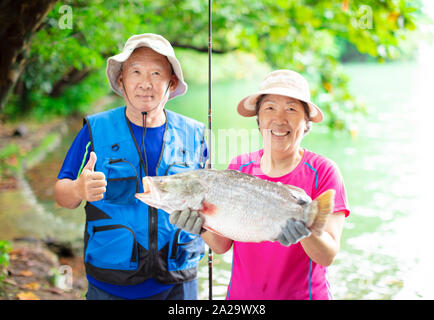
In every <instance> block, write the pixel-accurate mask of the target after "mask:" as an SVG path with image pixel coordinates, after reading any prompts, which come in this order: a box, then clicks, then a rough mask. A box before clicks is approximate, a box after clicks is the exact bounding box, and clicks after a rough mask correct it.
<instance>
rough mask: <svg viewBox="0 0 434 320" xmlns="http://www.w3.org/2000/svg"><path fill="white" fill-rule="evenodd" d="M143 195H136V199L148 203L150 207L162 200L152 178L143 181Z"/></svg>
mask: <svg viewBox="0 0 434 320" xmlns="http://www.w3.org/2000/svg"><path fill="white" fill-rule="evenodd" d="M142 182H143V193H136V194H135V197H136V198H137V199H139V200H142V201H144V202H146V203H147V204H149V205H155V204H157V202H159V201H160V200H161V197H160V192H158V191H159V190H158V189H157V187H156V186H155V184H154V182H153V181H152V180H151V178H150V177H144V178H143V180H142Z"/></svg>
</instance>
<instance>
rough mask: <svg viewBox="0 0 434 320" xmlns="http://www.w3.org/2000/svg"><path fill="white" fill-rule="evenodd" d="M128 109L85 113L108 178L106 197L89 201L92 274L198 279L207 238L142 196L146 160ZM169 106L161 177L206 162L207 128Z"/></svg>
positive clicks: (122, 279) (121, 281)
mask: <svg viewBox="0 0 434 320" xmlns="http://www.w3.org/2000/svg"><path fill="white" fill-rule="evenodd" d="M125 110H126V108H125V107H120V108H115V109H112V110H109V111H105V112H101V113H98V114H95V115H91V116H88V117H86V118H85V124H87V125H88V128H89V134H90V140H91V144H92V149H93V150H94V151H95V153H96V155H97V162H96V165H95V171H100V172H103V173H104V175H105V177H106V180H107V186H106V192H105V193H104V198H103V199H102V200H100V201H94V202H87V203H86V206H85V211H86V227H85V234H84V242H85V244H84V262H85V266H86V272H87V273H88V274H89V275H91V276H92V277H93V278H95V279H97V280H99V281H103V282H107V283H111V284H117V285H134V284H138V283H141V282H143V281H145V280H146V279H149V278H154V279H157V280H158V281H159V282H161V283H165V284H169V283H181V282H184V281H188V280H192V279H195V278H196V276H197V266H198V262H199V260H200V259H201V258H202V257H203V255H204V250H205V249H204V242H203V240H202V239H201V237H200V236H197V235H193V234H191V233H188V232H186V231H183V230H181V229H179V228H177V227H176V226H175V225H172V224H171V223H170V222H169V215H168V213H166V212H165V211H162V210H159V209H158V210H157V209H156V208H153V207H150V206H148V205H146V204H144V203H143V202H141V201H139V200H138V199H136V198H135V197H134V194H135V193H137V192H143V185H142V179H141V178H142V177H144V176H145V170H144V168H145V162H144V161H143V159H142V155H141V152H140V151H139V150H140V149H139V147H140V142H136V141H135V140H134V135H133V132H132V129H131V127H130V124H129V121H128V120H127V117H126V115H125ZM165 112H166V124H165V131H164V137H163V147H162V150H161V153H160V157H159V161H158V164H157V169H156V172H157V175H171V174H175V173H179V172H183V171H187V170H194V169H199V168H202V167H203V164H202V160H203V159H202V153H203V148H204V147H205V144H204V131H205V126H204V125H203V124H201V123H199V122H197V121H195V120H193V119H190V118H187V117H184V116H181V115H179V114H177V113H175V112H171V111H169V110H165Z"/></svg>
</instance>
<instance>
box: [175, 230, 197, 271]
mask: <svg viewBox="0 0 434 320" xmlns="http://www.w3.org/2000/svg"><path fill="white" fill-rule="evenodd" d="M204 254H205V245H204V242H203V240H202V238H201V237H200V236H196V235H193V234H191V233H188V232H185V231H182V230H181V229H178V230H176V232H175V235H174V237H173V240H172V242H171V243H170V245H169V252H168V270H169V271H177V270H184V269H189V268H194V267H197V265H198V263H199V261H200V259H202V257H203V256H204Z"/></svg>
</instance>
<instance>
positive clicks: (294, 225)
mask: <svg viewBox="0 0 434 320" xmlns="http://www.w3.org/2000/svg"><path fill="white" fill-rule="evenodd" d="M310 233H311V232H310V230H309V229H308V228H307V227H306V226H305V225H304V223H303V222H301V221H296V220H294V219H288V222H287V223H286V225H285V226H284V227H283V228H282V232H281V233H280V234H279V235H278V237H277V241H279V242H280V243H281V244H282V245H284V246H289V245H291V244H294V243H297V242H298V241H300V240H301V239H303V238H304V237H308V236H310Z"/></svg>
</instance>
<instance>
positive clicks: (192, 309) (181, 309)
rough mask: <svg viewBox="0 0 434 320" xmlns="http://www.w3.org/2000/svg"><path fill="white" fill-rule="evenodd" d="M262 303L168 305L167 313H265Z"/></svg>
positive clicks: (198, 314)
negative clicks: (204, 305)
mask: <svg viewBox="0 0 434 320" xmlns="http://www.w3.org/2000/svg"><path fill="white" fill-rule="evenodd" d="M265 313H266V311H265V305H263V304H213V305H211V306H206V307H203V306H185V305H178V304H175V305H174V306H170V307H169V310H168V314H169V315H190V316H195V317H196V318H198V317H200V316H201V315H219V316H222V315H265Z"/></svg>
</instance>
